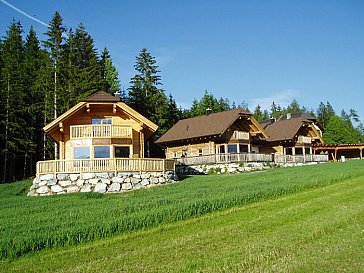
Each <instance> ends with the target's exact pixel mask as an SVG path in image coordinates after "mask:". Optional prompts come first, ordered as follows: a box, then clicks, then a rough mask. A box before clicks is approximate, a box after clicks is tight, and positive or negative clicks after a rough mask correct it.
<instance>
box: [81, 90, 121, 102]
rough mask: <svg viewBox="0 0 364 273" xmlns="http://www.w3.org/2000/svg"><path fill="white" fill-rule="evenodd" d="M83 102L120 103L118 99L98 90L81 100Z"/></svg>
mask: <svg viewBox="0 0 364 273" xmlns="http://www.w3.org/2000/svg"><path fill="white" fill-rule="evenodd" d="M82 101H84V102H120V99H118V98H116V97H114V96H113V95H110V94H108V93H106V92H105V91H102V90H99V91H96V92H95V93H92V94H91V95H90V96H88V97H87V98H85V99H84V100H82Z"/></svg>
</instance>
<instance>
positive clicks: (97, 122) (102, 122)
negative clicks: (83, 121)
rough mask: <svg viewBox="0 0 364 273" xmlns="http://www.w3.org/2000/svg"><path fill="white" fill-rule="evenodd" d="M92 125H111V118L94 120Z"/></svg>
mask: <svg viewBox="0 0 364 273" xmlns="http://www.w3.org/2000/svg"><path fill="white" fill-rule="evenodd" d="M91 123H92V124H111V118H93V119H91Z"/></svg>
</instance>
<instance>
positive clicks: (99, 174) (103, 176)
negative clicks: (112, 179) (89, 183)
mask: <svg viewBox="0 0 364 273" xmlns="http://www.w3.org/2000/svg"><path fill="white" fill-rule="evenodd" d="M97 177H98V178H109V174H108V173H98V174H97Z"/></svg>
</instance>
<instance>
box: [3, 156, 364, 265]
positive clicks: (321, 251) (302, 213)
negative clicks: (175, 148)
mask: <svg viewBox="0 0 364 273" xmlns="http://www.w3.org/2000/svg"><path fill="white" fill-rule="evenodd" d="M363 167H364V162H362V161H352V162H347V163H345V164H339V163H330V164H320V165H316V166H307V167H300V168H290V169H275V170H271V171H268V172H264V173H252V174H241V175H234V176H200V177H193V178H188V179H185V180H184V181H182V182H180V183H177V184H174V185H169V186H165V187H159V188H153V189H150V190H145V191H137V192H132V193H129V194H116V195H81V194H74V195H67V196H50V197H41V198H39V197H36V198H29V197H25V196H24V193H25V191H24V189H25V190H27V187H28V186H29V183H28V182H22V183H15V184H9V185H0V217H1V219H2V221H1V223H0V244H1V249H2V255H3V256H2V257H3V260H2V262H0V271H1V272H3V271H4V272H7V271H13V272H22V271H24V270H25V269H26V271H28V272H29V271H33V272H38V271H42V270H43V271H53V272H102V271H103V272H111V271H113V272H114V271H121V272H123V270H124V271H125V272H141V271H146V272H168V271H170V272H189V271H190V272H194V271H198V272H200V271H201V272H224V271H225V272H240V271H249V272H252V271H275V272H284V271H296V272H307V271H319V272H334V271H335V272H343V271H345V270H346V271H349V272H361V271H363V263H362V257H363V256H364V251H363V246H364V241H363V237H364V231H363V230H364V226H363V223H364V215H363V214H364V208H363V204H364V202H363V201H364V199H363V198H364V194H363V193H364V168H363ZM295 192H296V193H295ZM248 203H250V204H248ZM229 208H230V209H229ZM219 210H220V212H215V213H209V214H207V215H206V216H201V217H194V216H199V215H202V214H206V213H207V212H213V211H219ZM182 219H189V220H185V221H180V220H182ZM3 220H4V221H3ZM161 223H162V224H161ZM153 226H156V227H154V228H151V227H153ZM131 230H134V231H131ZM117 234H122V235H118V236H115V235H117ZM59 235H63V236H59ZM102 237H111V238H110V239H103V240H96V241H94V242H92V243H82V244H81V245H78V246H67V247H61V248H60V247H59V246H63V245H72V244H76V243H79V242H83V241H90V240H95V239H96V238H102ZM4 238H5V239H4ZM39 242H43V244H39ZM44 248H47V249H48V250H46V251H41V252H38V253H29V254H28V255H25V256H24V257H20V258H16V257H18V256H21V255H24V254H26V253H28V252H30V251H32V250H33V249H34V250H41V249H44ZM9 258H10V260H9ZM4 259H5V260H4ZM39 263H40V264H39ZM37 264H38V265H37ZM33 265H34V266H33Z"/></svg>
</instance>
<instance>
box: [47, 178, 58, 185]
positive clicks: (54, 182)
mask: <svg viewBox="0 0 364 273" xmlns="http://www.w3.org/2000/svg"><path fill="white" fill-rule="evenodd" d="M56 184H57V180H56V179H50V180H48V182H47V185H48V186H54V185H56Z"/></svg>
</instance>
